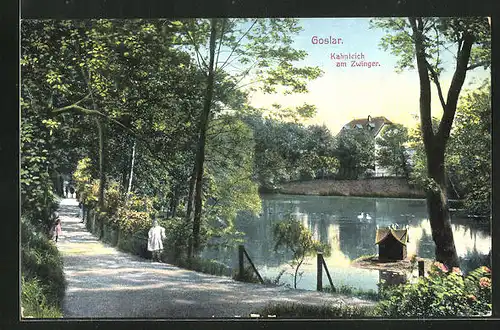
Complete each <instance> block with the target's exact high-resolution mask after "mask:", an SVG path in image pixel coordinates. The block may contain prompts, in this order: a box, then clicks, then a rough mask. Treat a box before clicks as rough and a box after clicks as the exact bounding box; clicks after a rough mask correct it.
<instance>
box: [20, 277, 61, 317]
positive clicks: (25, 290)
mask: <svg viewBox="0 0 500 330" xmlns="http://www.w3.org/2000/svg"><path fill="white" fill-rule="evenodd" d="M21 288H22V290H21V306H22V308H23V317H25V318H62V313H61V311H60V309H59V308H58V307H55V306H53V305H50V304H49V303H48V302H47V297H46V294H45V292H46V291H47V288H46V287H44V285H43V284H42V283H41V282H40V281H39V280H38V279H36V278H31V279H29V280H26V279H25V278H24V276H22V277H21Z"/></svg>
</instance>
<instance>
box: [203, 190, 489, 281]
mask: <svg viewBox="0 0 500 330" xmlns="http://www.w3.org/2000/svg"><path fill="white" fill-rule="evenodd" d="M262 206H263V212H262V215H261V216H260V217H255V216H251V215H249V214H240V215H239V216H238V218H237V220H236V228H237V229H238V230H240V231H243V232H245V233H246V235H245V247H246V249H247V251H248V253H249V254H250V256H251V257H252V260H253V261H254V263H255V264H256V266H257V268H258V269H259V271H260V272H261V274H262V275H263V276H267V277H270V278H272V277H274V276H277V274H278V273H279V272H280V271H281V270H282V269H287V271H288V272H289V273H291V267H290V266H288V262H289V261H290V259H291V253H286V252H280V253H276V252H274V241H273V237H272V226H273V224H274V223H276V222H278V221H281V220H283V219H284V218H286V217H288V216H292V217H294V218H295V219H297V220H298V221H301V222H302V223H303V224H304V225H305V226H306V227H307V228H309V229H310V230H311V231H312V232H313V235H314V237H315V238H316V239H318V240H320V241H321V242H324V243H327V244H329V245H330V247H331V255H330V256H329V257H327V258H325V260H326V262H327V264H328V266H329V268H330V273H331V275H332V278H333V280H334V281H335V282H336V284H338V285H340V284H339V283H341V284H346V285H351V286H354V287H359V288H364V289H376V288H377V286H376V284H377V283H378V280H379V278H380V276H381V275H380V274H379V273H378V271H373V270H366V269H356V268H353V267H350V265H349V264H350V261H352V260H354V259H356V258H358V257H360V256H362V255H370V254H376V253H377V246H376V245H375V232H376V227H377V226H379V227H383V226H388V225H391V224H398V225H399V226H400V227H404V226H406V225H408V226H409V243H408V248H407V251H408V255H409V256H410V255H412V254H416V255H417V256H419V257H424V258H433V257H434V243H433V241H432V233H431V227H430V223H429V220H428V219H427V210H426V204H425V201H424V200H411V199H389V198H358V197H326V196H287V195H264V196H262ZM361 213H364V214H369V215H370V218H371V219H367V218H368V217H363V218H362V219H361V218H359V217H358V216H359V215H360V214H361ZM472 221H473V220H470V219H460V218H453V219H452V229H453V235H454V239H455V244H456V248H457V253H458V255H459V257H460V259H461V261H462V262H461V266H462V268H463V269H464V270H465V271H468V270H470V269H472V268H474V267H476V266H477V265H480V264H489V259H488V254H489V253H490V251H491V236H490V232H489V227H488V226H485V225H478V224H476V223H472ZM204 254H205V256H206V257H210V258H215V259H217V260H219V261H221V262H224V263H226V264H228V265H231V266H233V267H236V265H237V259H236V256H237V252H236V249H225V250H220V251H215V250H213V249H212V250H207V251H205V252H204ZM487 259H488V260H487ZM486 261H487V262H486ZM301 269H302V270H303V271H304V275H303V278H302V280H301V282H299V287H300V288H304V289H311V290H314V288H315V286H316V283H315V281H316V274H315V260H314V258H313V259H311V260H307V261H306V263H305V264H304V266H302V268H301ZM282 280H284V281H285V282H287V283H292V282H293V281H292V280H291V278H289V275H286V274H285V275H284V276H283V277H282ZM325 283H326V282H325Z"/></svg>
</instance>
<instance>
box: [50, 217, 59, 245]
mask: <svg viewBox="0 0 500 330" xmlns="http://www.w3.org/2000/svg"><path fill="white" fill-rule="evenodd" d="M54 219H55V222H54V224H53V225H52V229H51V230H50V234H51V236H52V237H51V238H53V239H54V240H55V241H56V242H57V240H58V239H59V235H61V232H62V228H61V219H59V214H58V213H57V212H55V213H54Z"/></svg>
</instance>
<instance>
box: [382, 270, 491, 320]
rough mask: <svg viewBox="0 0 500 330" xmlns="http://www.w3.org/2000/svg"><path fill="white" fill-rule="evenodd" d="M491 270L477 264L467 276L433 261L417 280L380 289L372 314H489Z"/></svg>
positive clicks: (390, 315) (430, 315)
mask: <svg viewBox="0 0 500 330" xmlns="http://www.w3.org/2000/svg"><path fill="white" fill-rule="evenodd" d="M491 299H492V297H491V271H490V269H489V268H487V267H484V266H483V267H480V268H478V269H476V270H474V271H472V272H470V273H469V274H468V275H467V276H465V277H464V276H463V275H462V273H461V271H460V270H459V269H458V268H453V269H452V270H451V271H448V269H446V267H445V266H444V265H442V264H440V263H437V262H436V263H435V264H434V265H433V266H432V268H431V270H430V272H429V276H428V277H421V278H419V279H418V282H417V283H407V284H401V285H397V286H394V287H392V288H391V287H388V288H385V289H383V290H382V292H381V301H380V302H379V304H378V305H377V308H376V313H377V314H379V315H380V316H382V317H457V316H458V317H460V316H462V317H467V316H486V315H490V314H491Z"/></svg>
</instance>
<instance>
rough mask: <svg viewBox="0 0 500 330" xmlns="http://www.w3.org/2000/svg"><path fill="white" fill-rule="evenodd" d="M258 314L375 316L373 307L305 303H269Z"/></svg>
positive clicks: (339, 316)
mask: <svg viewBox="0 0 500 330" xmlns="http://www.w3.org/2000/svg"><path fill="white" fill-rule="evenodd" d="M258 314H260V315H264V316H267V315H276V318H308V319H330V318H332V319H333V318H362V317H372V316H376V315H375V314H374V312H373V307H369V306H348V305H339V306H335V305H326V304H325V305H323V306H315V305H305V304H296V303H284V304H269V305H267V306H266V307H264V308H263V309H262V310H261V311H259V312H258Z"/></svg>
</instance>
